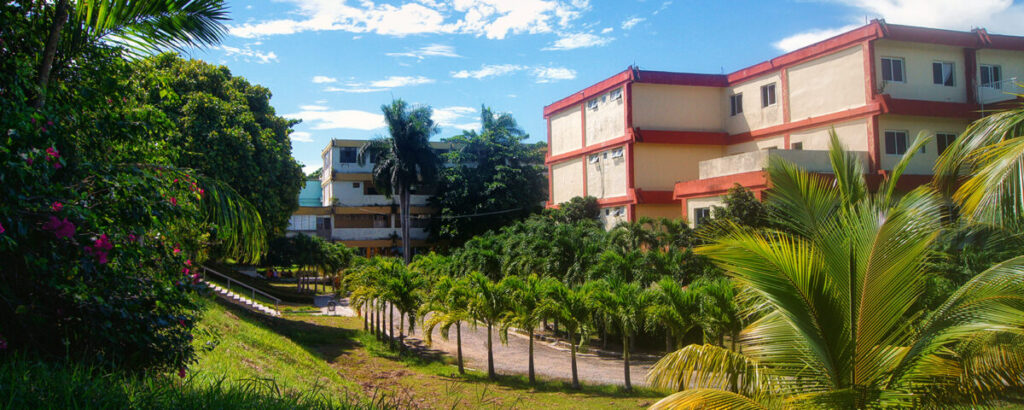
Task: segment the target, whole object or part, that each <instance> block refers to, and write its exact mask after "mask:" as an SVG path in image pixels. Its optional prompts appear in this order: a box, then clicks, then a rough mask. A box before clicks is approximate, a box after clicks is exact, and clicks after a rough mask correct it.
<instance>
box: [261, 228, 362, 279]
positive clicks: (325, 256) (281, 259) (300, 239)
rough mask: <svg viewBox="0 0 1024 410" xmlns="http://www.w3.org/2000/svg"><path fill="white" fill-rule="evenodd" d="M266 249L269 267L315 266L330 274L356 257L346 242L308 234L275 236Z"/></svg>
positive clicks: (265, 262) (332, 274) (336, 271)
mask: <svg viewBox="0 0 1024 410" xmlns="http://www.w3.org/2000/svg"><path fill="white" fill-rule="evenodd" d="M267 248H268V249H267V257H266V258H265V259H264V260H263V263H264V265H266V266H278V267H291V266H299V267H307V268H315V269H317V270H319V272H320V273H323V274H325V275H328V276H334V275H337V274H339V273H340V272H341V271H342V270H343V269H345V268H346V267H348V265H349V263H350V262H351V261H352V257H353V253H352V250H351V249H349V248H347V247H345V245H344V244H342V243H340V242H337V243H335V242H327V241H325V240H323V239H320V238H319V237H316V236H309V235H295V236H289V237H278V238H274V239H272V240H271V241H270V243H269V244H268V246H267Z"/></svg>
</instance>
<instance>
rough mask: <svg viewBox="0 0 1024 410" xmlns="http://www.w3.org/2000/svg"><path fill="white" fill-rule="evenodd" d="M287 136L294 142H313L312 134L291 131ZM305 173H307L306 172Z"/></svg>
mask: <svg viewBox="0 0 1024 410" xmlns="http://www.w3.org/2000/svg"><path fill="white" fill-rule="evenodd" d="M288 136H289V137H290V138H291V139H292V141H295V142H313V134H310V133H308V132H305V131H292V133H291V134H288ZM306 172H307V173H308V172H309V171H306Z"/></svg>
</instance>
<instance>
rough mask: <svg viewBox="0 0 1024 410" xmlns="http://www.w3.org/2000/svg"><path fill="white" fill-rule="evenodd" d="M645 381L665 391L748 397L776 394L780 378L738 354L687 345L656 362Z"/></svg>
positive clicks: (710, 347) (704, 346)
mask: <svg viewBox="0 0 1024 410" xmlns="http://www.w3.org/2000/svg"><path fill="white" fill-rule="evenodd" d="M647 381H648V382H649V383H650V384H651V386H654V387H658V388H664V389H671V390H682V391H686V390H690V389H718V390H724V391H732V392H737V393H739V394H741V395H744V396H748V397H749V396H754V395H759V394H771V393H775V392H777V391H778V386H777V384H778V383H779V382H780V381H781V379H780V378H779V377H778V376H776V375H774V374H772V372H771V370H770V369H769V368H766V367H764V366H762V365H761V364H760V363H758V362H756V361H754V360H753V359H751V358H749V357H747V356H745V355H742V354H740V353H736V352H732V351H730V350H728V349H723V348H721V347H718V346H715V345H689V346H686V347H684V348H682V349H679V350H677V351H675V352H672V353H669V354H667V355H665V357H662V358H661V359H660V360H658V362H657V363H655V364H654V366H653V367H651V370H650V371H649V372H648V373H647Z"/></svg>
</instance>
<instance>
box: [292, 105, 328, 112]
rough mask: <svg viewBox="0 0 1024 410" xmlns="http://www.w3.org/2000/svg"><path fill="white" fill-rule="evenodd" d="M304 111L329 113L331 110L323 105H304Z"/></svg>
mask: <svg viewBox="0 0 1024 410" xmlns="http://www.w3.org/2000/svg"><path fill="white" fill-rule="evenodd" d="M299 108H301V109H302V110H303V111H327V110H329V109H330V108H329V107H326V106H323V105H303V106H301V107H299Z"/></svg>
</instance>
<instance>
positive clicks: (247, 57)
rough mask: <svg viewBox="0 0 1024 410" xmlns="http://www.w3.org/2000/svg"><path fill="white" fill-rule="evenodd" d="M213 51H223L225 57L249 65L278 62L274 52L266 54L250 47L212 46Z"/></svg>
mask: <svg viewBox="0 0 1024 410" xmlns="http://www.w3.org/2000/svg"><path fill="white" fill-rule="evenodd" d="M210 48H211V49H214V50H221V51H223V52H224V54H225V55H228V56H233V57H235V59H241V60H242V61H245V62H247V63H249V62H257V63H260V64H266V63H270V62H277V54H275V53H274V52H273V51H271V52H269V53H264V52H262V51H259V50H253V49H252V48H250V47H249V46H248V45H246V46H245V48H239V47H232V46H228V45H218V46H211V47H210Z"/></svg>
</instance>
